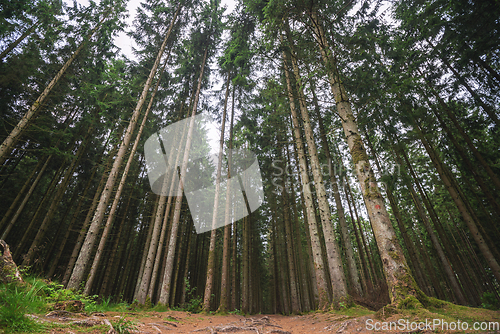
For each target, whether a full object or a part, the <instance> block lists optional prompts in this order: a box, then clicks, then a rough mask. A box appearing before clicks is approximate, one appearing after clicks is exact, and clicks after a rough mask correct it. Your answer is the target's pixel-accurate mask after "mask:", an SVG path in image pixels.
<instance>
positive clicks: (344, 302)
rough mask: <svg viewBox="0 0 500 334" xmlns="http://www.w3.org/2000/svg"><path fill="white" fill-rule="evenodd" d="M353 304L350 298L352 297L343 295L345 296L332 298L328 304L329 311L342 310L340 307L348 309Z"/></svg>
mask: <svg viewBox="0 0 500 334" xmlns="http://www.w3.org/2000/svg"><path fill="white" fill-rule="evenodd" d="M354 305H355V304H354V301H353V300H352V298H351V297H350V296H345V297H341V298H339V299H337V300H334V301H333V302H332V303H331V304H330V308H329V309H330V311H333V310H342V309H348V308H351V307H353V306H354Z"/></svg>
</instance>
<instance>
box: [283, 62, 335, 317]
mask: <svg viewBox="0 0 500 334" xmlns="http://www.w3.org/2000/svg"><path fill="white" fill-rule="evenodd" d="M283 58H284V63H285V65H286V54H285V53H283ZM285 76H286V82H287V91H288V99H289V103H290V110H292V122H293V134H294V137H295V142H296V145H297V151H298V152H297V153H298V158H299V165H300V175H301V178H302V191H303V195H304V200H305V207H306V214H307V221H308V223H309V234H310V237H311V246H312V254H313V262H314V270H315V274H316V283H317V286H318V296H315V298H314V299H315V300H319V308H320V309H325V308H326V307H327V305H328V303H329V302H330V297H329V293H328V286H327V282H326V274H325V272H324V268H325V266H324V261H323V255H322V253H323V251H322V249H321V242H320V239H319V234H318V226H317V221H316V214H315V209H314V204H313V199H312V190H311V183H310V181H309V175H308V172H307V164H306V157H305V150H304V143H303V142H302V135H301V133H300V127H299V121H298V119H297V112H296V109H295V98H294V96H293V90H292V84H291V82H290V77H289V71H288V70H286V69H285Z"/></svg>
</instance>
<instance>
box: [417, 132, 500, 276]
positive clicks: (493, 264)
mask: <svg viewBox="0 0 500 334" xmlns="http://www.w3.org/2000/svg"><path fill="white" fill-rule="evenodd" d="M415 127H416V130H417V132H418V134H419V136H420V139H421V141H422V143H423V144H424V147H425V149H426V151H427V153H428V154H429V156H430V158H431V160H432V163H433V164H434V167H435V168H436V170H437V172H438V174H439V176H440V178H441V180H442V181H443V184H444V186H445V188H446V190H448V192H449V193H450V196H451V198H452V199H453V201H454V202H455V205H456V206H457V208H458V210H459V212H460V214H461V215H462V218H463V220H464V222H465V224H466V225H467V227H468V228H469V230H470V233H471V234H472V237H473V238H474V240H475V241H476V243H477V245H478V247H479V250H480V251H481V253H482V254H483V256H484V258H485V260H486V262H487V263H488V265H489V266H490V268H491V271H492V272H493V275H495V277H496V279H497V280H499V281H500V266H499V265H498V262H497V260H496V259H495V257H494V256H493V254H492V253H491V250H490V248H489V246H488V244H487V243H486V241H485V240H484V239H483V236H482V235H481V233H480V232H479V229H478V227H477V225H476V222H475V221H474V219H473V218H472V216H471V214H470V213H469V211H468V210H467V208H466V206H465V203H464V202H463V200H462V198H461V197H460V194H459V193H458V191H457V189H456V188H455V187H454V185H453V183H452V180H451V179H450V177H449V176H448V173H446V171H445V169H444V166H443V164H442V162H441V160H440V159H439V157H438V156H437V154H436V152H435V150H434V149H433V148H432V146H431V145H430V143H429V142H428V141H427V139H426V138H425V136H424V135H423V133H422V129H421V128H420V127H419V125H418V124H416V123H415Z"/></svg>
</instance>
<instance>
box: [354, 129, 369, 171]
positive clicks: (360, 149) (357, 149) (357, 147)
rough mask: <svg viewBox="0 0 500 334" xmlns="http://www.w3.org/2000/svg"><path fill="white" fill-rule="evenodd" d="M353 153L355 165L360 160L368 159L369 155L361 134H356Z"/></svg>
mask: <svg viewBox="0 0 500 334" xmlns="http://www.w3.org/2000/svg"><path fill="white" fill-rule="evenodd" d="M351 155H352V161H353V163H354V165H355V166H357V164H358V162H360V161H368V155H367V154H366V150H365V147H364V146H363V142H362V141H361V137H360V136H359V135H357V136H354V139H353V145H352V149H351Z"/></svg>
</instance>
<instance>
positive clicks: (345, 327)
mask: <svg viewBox="0 0 500 334" xmlns="http://www.w3.org/2000/svg"><path fill="white" fill-rule="evenodd" d="M483 311H486V310H483ZM365 313H368V314H365V315H359V314H358V315H356V316H349V315H345V314H338V313H334V312H326V313H319V312H317V313H311V314H305V315H297V316H293V315H292V316H283V315H276V314H273V315H251V316H241V315H234V314H230V315H206V314H191V313H189V312H181V311H166V312H120V313H119V312H106V313H105V314H104V313H100V314H99V313H98V314H93V315H92V316H90V317H86V316H83V315H80V314H66V315H58V316H52V317H47V316H45V317H40V319H41V320H46V321H49V322H57V323H66V324H68V323H69V322H72V321H75V320H80V321H82V320H84V322H85V321H86V322H89V323H94V324H95V323H99V321H100V322H101V323H102V322H103V321H104V319H107V320H109V321H111V322H116V321H118V320H119V319H120V317H121V318H123V319H126V320H129V321H132V322H133V323H134V324H135V328H136V329H135V330H133V331H131V333H137V334H147V333H149V334H159V333H238V334H247V333H248V334H250V333H252V334H255V333H260V334H268V333H275V334H288V333H294V334H296V333H297V334H299V333H365V334H366V333H373V332H374V331H372V330H368V328H367V325H366V321H367V320H369V319H372V320H371V321H377V322H382V321H385V322H390V321H394V322H397V321H398V320H399V319H401V315H395V316H391V317H389V318H386V319H384V320H381V319H378V318H377V315H376V314H375V313H371V312H369V311H368V312H365ZM482 314H483V315H484V316H485V319H489V321H500V312H493V311H486V313H484V312H482ZM433 315H434V316H437V315H438V314H435V313H434V314H433ZM429 316H430V315H429ZM423 317H425V318H427V315H424V316H422V315H417V316H416V317H412V316H411V315H410V316H409V317H408V316H407V317H405V318H409V319H410V321H416V320H422V319H423ZM423 320H424V321H425V319H423ZM46 332H47V333H54V334H63V333H64V334H70V333H71V334H88V333H91V334H98V333H108V334H112V333H113V332H111V331H109V327H108V326H106V325H105V324H101V325H100V326H93V327H92V326H89V327H85V326H82V324H80V325H76V324H73V325H71V326H68V325H67V326H57V327H54V326H51V328H49V329H47V331H46ZM375 332H377V333H388V332H390V333H449V332H453V333H478V331H475V332H474V331H442V330H437V331H429V330H427V331H426V330H423V331H420V330H416V331H415V330H414V331H412V330H404V331H384V330H380V331H375ZM482 333H485V331H482ZM487 333H500V331H489V332H487Z"/></svg>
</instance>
